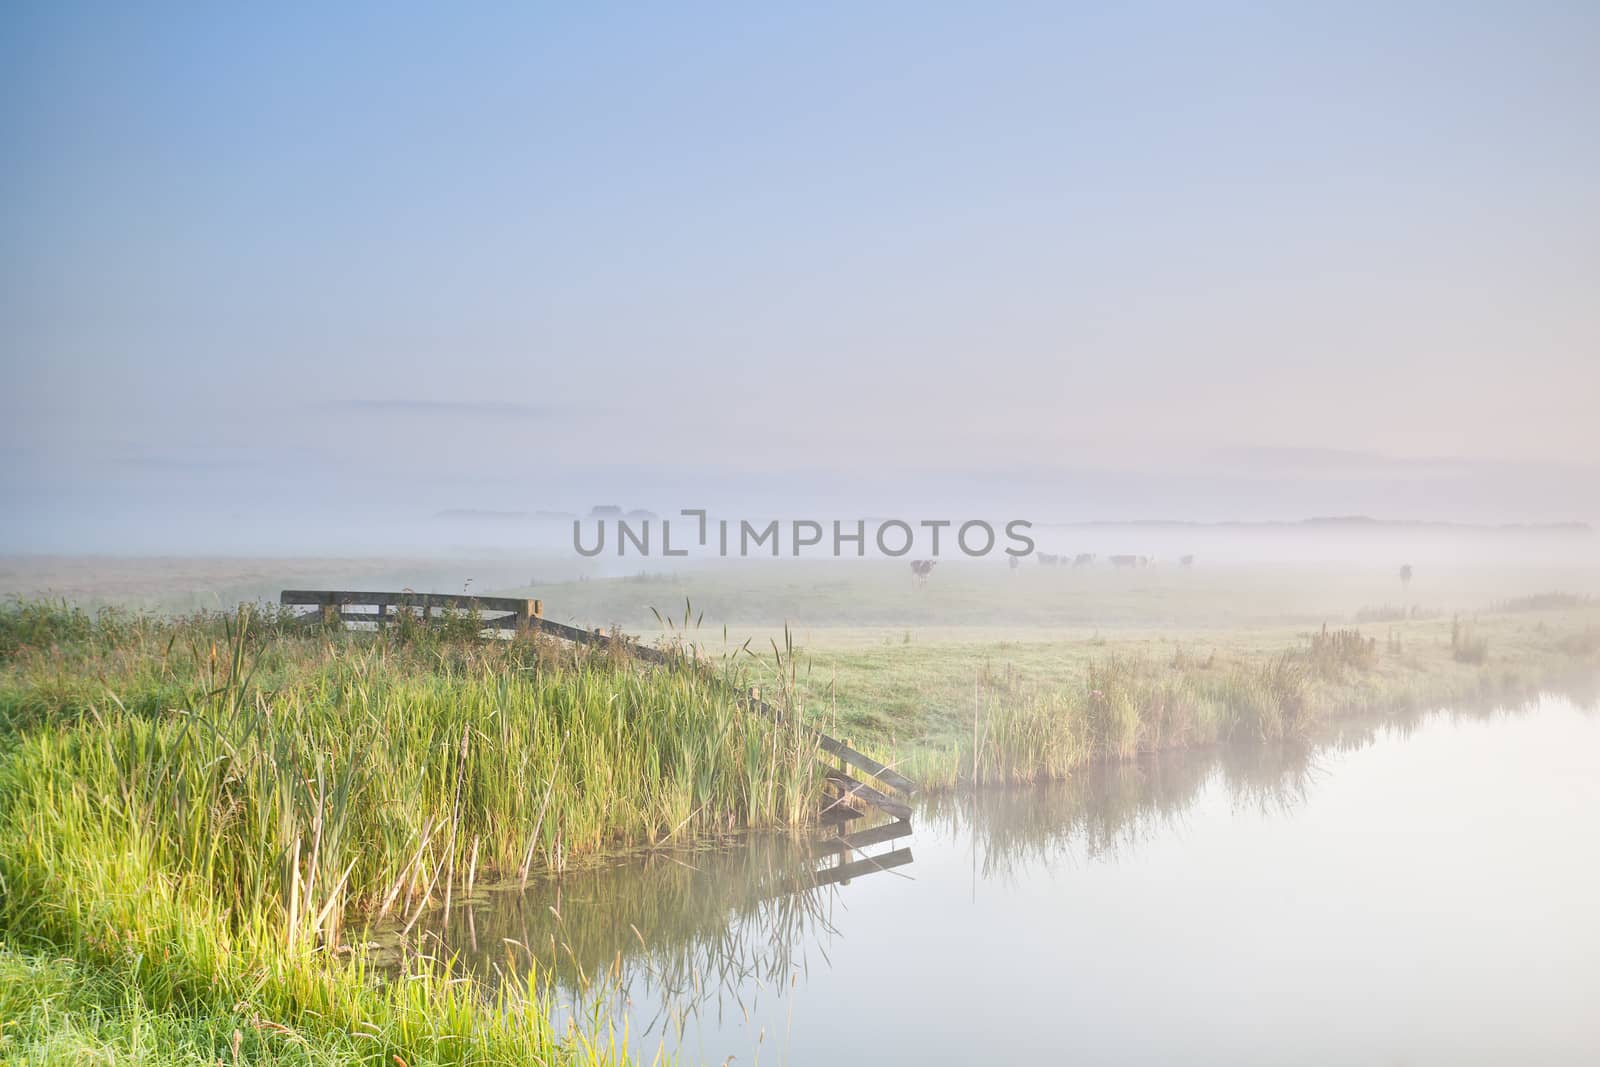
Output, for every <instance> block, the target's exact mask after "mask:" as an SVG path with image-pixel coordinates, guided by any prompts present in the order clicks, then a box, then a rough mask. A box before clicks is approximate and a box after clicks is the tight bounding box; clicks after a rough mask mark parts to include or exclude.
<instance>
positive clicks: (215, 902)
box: [0, 609, 820, 1064]
mask: <svg viewBox="0 0 1600 1067" xmlns="http://www.w3.org/2000/svg"><path fill="white" fill-rule="evenodd" d="M19 614H20V612H19ZM28 614H29V617H28V618H27V619H25V620H20V621H19V622H18V624H17V628H22V629H25V632H26V633H27V634H29V635H32V637H33V638H34V639H38V640H41V641H42V642H43V643H42V644H41V645H39V646H29V645H27V644H25V643H24V644H19V645H16V646H14V647H12V648H11V649H10V650H9V651H8V653H7V656H6V659H5V663H4V672H3V675H0V716H3V723H4V730H3V731H0V887H3V890H4V892H3V894H0V941H3V943H4V946H5V948H4V956H5V967H6V968H8V969H9V970H10V971H11V972H12V973H14V974H16V975H20V976H21V978H20V979H19V981H20V982H21V986H22V988H21V989H19V990H11V991H10V992H8V994H7V995H8V997H14V998H16V1002H15V1003H13V1004H10V1005H8V1012H7V1017H8V1018H14V1019H18V1020H23V1021H24V1022H23V1023H22V1024H21V1025H19V1026H18V1027H9V1026H8V1028H7V1029H6V1031H4V1033H3V1036H0V1042H3V1043H0V1054H3V1055H4V1056H6V1057H11V1056H12V1055H13V1054H15V1055H16V1056H18V1057H23V1058H35V1059H39V1060H41V1061H44V1060H53V1059H55V1058H58V1055H57V1053H58V1052H59V1051H60V1050H59V1049H58V1048H57V1047H56V1044H55V1043H56V1042H58V1041H60V1040H67V1039H66V1038H62V1037H61V1035H62V1034H68V1035H70V1034H73V1033H76V1034H77V1035H78V1039H81V1043H82V1044H83V1045H84V1047H85V1048H88V1047H93V1046H97V1045H99V1044H108V1047H110V1048H112V1049H118V1048H120V1049H122V1050H123V1051H125V1052H128V1054H129V1055H130V1057H131V1056H132V1054H133V1049H132V1046H135V1045H140V1044H141V1043H142V1042H144V1041H146V1040H154V1041H157V1042H158V1043H159V1044H166V1043H168V1041H169V1039H170V1042H171V1043H172V1045H173V1047H175V1048H182V1047H186V1046H188V1047H193V1048H195V1049H196V1050H197V1055H198V1058H199V1059H200V1060H202V1061H204V1062H216V1061H217V1060H219V1059H220V1060H222V1061H223V1062H228V1060H229V1058H230V1057H231V1056H233V1054H234V1053H233V1046H232V1042H233V1041H234V1038H233V1036H232V1034H233V1030H234V1029H238V1030H239V1032H240V1034H241V1035H242V1036H241V1038H240V1040H241V1041H247V1045H248V1047H247V1048H246V1053H248V1056H247V1058H248V1060H249V1061H251V1062H255V1061H257V1060H258V1059H261V1058H266V1059H269V1060H270V1059H272V1058H274V1057H277V1056H278V1055H279V1053H282V1055H283V1056H284V1057H287V1058H289V1059H292V1060H294V1061H295V1062H318V1061H320V1060H323V1059H326V1060H327V1061H329V1062H344V1061H359V1062H385V1063H389V1062H395V1061H394V1060H393V1057H395V1056H398V1057H400V1060H399V1062H404V1063H408V1064H414V1063H419V1062H452V1063H456V1062H459V1063H476V1062H498V1063H509V1062H517V1063H522V1062H553V1061H561V1062H566V1061H573V1062H590V1061H595V1062H600V1061H606V1060H610V1059H612V1058H615V1055H614V1053H615V1050H614V1049H613V1048H612V1046H611V1045H610V1044H609V1043H606V1042H604V1041H602V1042H601V1044H600V1045H595V1044H593V1041H594V1040H596V1039H595V1038H594V1037H593V1035H585V1034H581V1033H574V1034H570V1035H568V1034H557V1033H556V1032H555V1031H554V1030H553V1029H552V1028H551V1025H550V1023H549V1021H548V1018H547V1014H546V1013H545V1011H543V1010H542V1009H541V1008H540V1007H539V1005H538V1004H537V1002H536V998H535V994H534V993H533V992H532V990H531V987H529V988H522V989H517V988H502V989H501V991H500V994H499V995H500V996H502V997H503V998H509V1000H508V1002H507V1004H505V1005H502V1006H501V1007H499V1008H497V1007H496V1005H495V1004H493V1003H487V1004H486V1003H484V1002H483V1001H482V1000H481V999H479V998H478V997H476V996H475V995H474V994H473V993H472V992H471V990H470V989H468V988H467V987H465V986H463V985H461V984H460V983H458V982H456V981H454V980H453V979H452V977H451V976H450V975H449V974H448V972H446V971H444V970H442V969H439V968H433V969H424V970H421V971H419V972H417V973H414V974H412V975H410V976H408V977H407V978H406V979H405V980H404V981H399V982H393V983H386V982H384V981H381V980H377V979H375V978H373V977H372V976H371V975H370V974H369V973H368V972H367V971H366V969H365V965H364V963H363V962H362V954H361V952H360V951H353V950H352V949H351V947H350V946H349V945H348V943H347V938H346V937H345V927H344V923H345V922H346V921H347V920H348V919H350V918H352V917H357V916H368V917H378V916H385V915H389V916H394V917H396V918H397V919H398V920H400V921H408V919H414V917H415V915H416V913H417V912H418V911H419V910H420V909H422V908H423V907H425V906H426V905H428V904H430V903H438V902H441V901H442V902H445V903H446V905H448V902H449V900H450V899H451V897H452V895H455V894H461V893H464V892H468V891H470V889H471V887H472V884H473V882H474V880H475V879H477V878H479V877H485V876H486V875H487V873H488V872H496V873H498V874H499V875H500V876H502V877H504V876H513V877H515V876H518V875H521V874H525V873H527V872H528V871H529V870H530V869H533V868H537V869H541V870H559V869H562V868H565V867H568V866H572V865H575V864H581V863H583V862H585V861H587V860H588V859H591V858H593V857H595V856H598V855H600V854H602V853H604V852H605V851H607V850H608V849H614V848H616V847H617V846H619V845H621V844H626V843H634V842H639V841H661V840H672V839H678V838H686V837H689V836H692V835H694V834H697V833H702V832H704V831H706V830H710V829H726V828H730V827H734V826H745V825H760V826H783V825H791V824H795V823H799V822H804V821H808V820H809V819H810V818H811V817H812V815H813V814H814V812H815V810H816V808H817V806H818V801H819V796H820V781H819V772H818V768H817V764H816V761H815V759H814V751H813V749H812V747H811V744H812V743H811V741H810V739H809V738H807V737H805V736H803V735H802V734H800V733H798V732H795V731H791V730H786V729H782V728H777V727H773V726H771V725H770V724H767V723H766V722H764V721H763V720H760V719H758V718H756V717H753V716H750V715H748V714H745V713H744V712H743V711H742V710H741V709H740V708H739V707H738V706H737V705H736V703H735V702H734V701H733V699H732V698H731V697H730V696H729V691H730V690H729V687H728V686H726V685H724V684H721V680H719V679H717V678H714V677H708V676H707V672H705V671H696V670H680V669H674V668H655V669H651V670H648V671H646V670H642V669H640V668H639V666H638V665H637V664H635V663H633V662H631V661H629V660H627V659H626V658H625V657H624V656H622V655H620V654H618V653H616V652H615V651H614V650H602V651H600V652H598V653H596V654H592V655H579V654H575V653H573V652H571V651H570V650H563V649H558V648H555V647H554V646H552V645H549V644H544V643H540V642H535V641H524V642H501V643H482V642H477V641H470V642H450V641H443V640H441V641H432V640H425V641H411V640H408V639H407V635H406V634H405V631H404V629H403V628H399V627H397V628H395V629H396V633H395V634H393V635H391V636H389V637H386V638H384V639H381V640H375V639H373V638H372V637H371V636H363V635H354V634H337V635H322V636H289V635H288V634H287V633H286V632H285V628H286V627H287V626H288V625H289V624H287V623H285V622H284V621H283V620H281V619H276V618H272V617H268V618H266V619H264V620H261V626H260V627H259V628H257V627H255V626H253V625H252V622H253V620H252V619H251V617H250V615H249V613H241V614H240V615H239V616H237V617H235V618H233V619H229V620H223V619H217V618H214V617H207V618H196V619H188V620H183V621H179V622H176V623H171V622H161V621H157V620H150V619H129V618H122V617H119V618H116V619H113V620H108V621H107V624H106V625H105V626H104V627H102V626H100V625H99V624H97V623H96V624H92V625H90V626H89V627H88V628H87V629H85V628H84V627H82V626H80V625H79V622H80V620H78V619H77V618H76V617H75V616H73V615H72V614H71V613H70V611H68V612H66V614H65V615H64V616H63V615H60V614H58V615H57V616H56V617H55V618H54V620H53V621H52V620H51V618H50V612H49V611H48V610H44V609H40V610H39V611H34V610H32V609H29V612H28ZM62 983H65V985H66V987H67V994H60V993H59V989H58V987H59V986H60V985H61V984H62ZM52 990H55V992H53V991H52ZM530 1001H533V1004H532V1006H531V1007H529V1006H528V1002H530ZM108 1004H109V1005H110V1007H107V1005H108ZM513 1004H515V1005H518V1006H519V1008H518V1010H510V1009H511V1007H512V1005H513ZM96 1005H98V1006H96ZM113 1008H114V1010H112V1009H113ZM502 1009H504V1010H502ZM45 1017H50V1018H53V1019H54V1020H55V1021H54V1022H53V1023H51V1024H50V1025H48V1026H45V1025H42V1024H40V1025H35V1023H36V1022H37V1020H39V1019H41V1018H45ZM241 1018H248V1019H251V1020H254V1022H252V1023H251V1025H249V1026H239V1025H237V1023H238V1021H239V1020H240V1019H241ZM27 1020H34V1021H35V1022H27ZM602 1036H603V1035H602ZM311 1049H314V1050H317V1051H316V1054H315V1055H312V1054H311V1053H310V1052H309V1051H307V1050H311ZM302 1052H304V1053H305V1054H304V1055H302V1054H301V1053H302ZM241 1055H243V1053H241ZM162 1062H166V1061H165V1060H163V1061H162Z"/></svg>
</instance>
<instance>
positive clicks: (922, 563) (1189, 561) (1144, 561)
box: [911, 552, 1194, 581]
mask: <svg viewBox="0 0 1600 1067" xmlns="http://www.w3.org/2000/svg"><path fill="white" fill-rule="evenodd" d="M1099 558H1100V557H1099V556H1097V555H1095V554H1094V553H1093V552H1079V553H1078V554H1077V555H1076V556H1068V555H1066V554H1065V553H1054V552H1035V553H1034V559H1036V560H1038V561H1039V564H1040V566H1044V567H1092V566H1094V564H1095V561H1096V560H1098V559H1099ZM1106 561H1107V562H1108V563H1110V564H1111V565H1112V566H1113V567H1116V568H1119V569H1120V568H1123V567H1149V566H1152V565H1153V564H1155V563H1156V562H1157V560H1156V558H1155V557H1154V556H1129V555H1116V556H1107V557H1106ZM938 563H939V561H938V560H936V559H914V560H912V561H911V573H912V574H914V575H916V576H917V579H918V580H919V581H927V578H928V575H930V574H932V573H933V568H934V567H935V566H937V565H938ZM1020 566H1022V557H1018V556H1012V557H1011V569H1012V570H1016V569H1017V568H1018V567H1020ZM1178 566H1180V567H1186V568H1187V567H1193V566H1194V556H1192V555H1189V556H1179V557H1178Z"/></svg>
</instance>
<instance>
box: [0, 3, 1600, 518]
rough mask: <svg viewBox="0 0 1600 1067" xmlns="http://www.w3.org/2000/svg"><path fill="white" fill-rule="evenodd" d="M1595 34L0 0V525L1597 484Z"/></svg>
mask: <svg viewBox="0 0 1600 1067" xmlns="http://www.w3.org/2000/svg"><path fill="white" fill-rule="evenodd" d="M1597 71H1600V7H1596V6H1595V5H1591V4H1520V5H1509V4H1495V5H1473V4H1383V5H1360V4H1351V5H1316V6H1312V5H1287V4H1285V5H1260V4H1251V5H1238V6H1233V5H1186V4H1153V5H970V6H965V7H957V6H942V5H926V4H918V5H898V6H897V5H871V6H870V9H868V7H867V6H866V5H842V6H826V5H807V6H805V7H804V8H799V7H796V8H794V9H791V10H788V11H778V10H771V9H760V8H756V7H753V6H749V5H745V6H732V5H728V6H711V5H695V6H679V7H666V6H661V7H659V8H656V9H652V10H637V9H633V10H630V9H625V8H620V7H617V8H602V7H582V8H580V7H578V6H577V5H572V6H566V7H560V8H557V7H538V6H534V5H507V6H506V7H504V8H498V9H496V8H493V7H489V6H481V7H474V8H473V9H472V10H471V11H463V10H460V9H453V8H449V7H446V6H444V5H438V6H411V5H373V6H370V7H364V6H362V5H348V6H341V9H340V10H339V11H337V12H331V11H325V10H320V9H319V8H318V7H316V6H309V5H308V6H304V7H293V6H288V5H285V6H274V7H270V8H260V9H256V10H245V9H239V8H233V9H229V10H223V9H222V8H221V7H219V6H216V5H190V6H182V5H171V6H168V5H159V4H157V5H139V6H138V7H137V8H135V7H133V6H131V5H110V4H107V5H78V4H42V5H26V4H20V5H8V6H7V8H6V10H5V12H4V13H3V14H0V137H3V143H4V145H5V151H4V152H3V153H0V203H3V204H4V205H5V206H4V208H3V209H0V211H3V215H0V358H3V360H4V363H3V370H4V376H5V380H6V388H5V389H4V390H3V393H4V396H3V398H0V419H3V424H4V429H3V430H0V448H3V449H4V452H5V455H6V456H7V460H6V463H5V468H6V470H5V471H4V473H0V491H3V492H4V493H5V494H6V496H7V497H9V498H11V500H12V501H13V502H14V503H15V504H16V505H17V514H20V515H24V516H25V517H22V518H18V517H16V516H15V515H14V517H13V519H12V520H10V521H8V522H6V523H3V524H0V549H4V548H8V547H9V548H29V547H37V546H38V545H40V544H54V543H61V542H62V540H63V539H65V543H71V538H72V537H74V536H80V535H81V533H82V531H83V530H84V529H85V527H86V526H88V525H91V524H93V525H95V526H96V527H97V528H98V529H100V530H101V531H102V533H101V534H100V535H97V536H102V537H104V536H106V534H105V531H108V530H109V531H110V535H111V536H113V537H114V536H115V535H116V533H117V531H119V530H121V529H127V530H128V531H129V532H130V534H131V532H132V531H133V529H134V528H135V527H137V529H138V530H139V531H140V535H139V538H138V539H137V540H138V542H139V543H140V544H146V543H148V544H150V545H156V546H159V545H160V544H162V537H163V531H164V530H166V529H167V526H166V525H165V524H168V523H172V524H174V526H176V524H178V523H179V522H187V523H188V526H187V528H188V529H189V530H191V531H193V530H202V531H204V530H212V529H221V528H222V527H225V526H227V525H229V524H237V523H239V522H249V521H254V520H255V519H256V518H259V517H260V516H261V515H265V514H281V512H282V510H283V508H284V507H285V505H286V503H287V502H289V501H291V500H301V501H310V502H311V503H310V504H308V505H307V506H308V507H310V508H311V512H312V515H313V518H312V519H311V521H310V525H311V526H312V528H314V527H315V524H316V522H317V521H320V518H319V517H327V516H331V515H333V514H334V513H336V512H337V511H338V510H339V509H340V508H342V507H344V506H345V505H344V503H343V502H346V501H349V500H351V499H353V498H355V497H356V496H357V495H361V494H365V495H366V496H367V497H369V498H370V497H371V496H372V495H374V494H376V495H380V496H382V497H383V498H384V499H385V500H386V501H395V503H394V505H393V506H394V508H395V509H396V513H397V514H404V513H405V511H406V509H407V508H417V509H421V510H423V511H431V509H434V508H442V507H468V508H473V507H482V508H496V507H503V506H505V502H506V501H507V500H511V501H516V502H520V503H521V504H522V506H526V507H528V508H537V507H541V506H545V505H552V506H555V507H566V508H576V507H579V506H582V505H584V504H586V503H587V502H589V501H590V500H591V499H598V498H611V497H619V496H620V497H626V498H629V499H639V500H641V501H643V502H648V503H649V504H651V506H656V507H663V508H670V507H672V506H675V505H676V504H677V503H680V502H681V503H684V506H690V505H691V504H692V501H687V500H685V498H687V497H693V496H694V495H695V494H699V495H700V496H701V497H705V496H713V497H717V496H720V497H721V499H722V500H723V501H726V502H731V501H732V500H733V499H735V498H742V496H743V495H748V494H764V495H767V496H771V497H774V498H777V497H781V496H782V494H783V493H785V492H787V493H790V494H791V495H792V496H795V497H803V498H805V499H804V501H803V502H804V503H807V504H809V502H810V501H811V500H812V499H823V500H827V499H837V500H843V499H847V498H848V499H849V500H850V501H851V502H852V504H854V505H855V506H859V507H863V508H869V509H870V508H871V507H872V505H873V503H874V502H878V501H882V500H884V498H885V497H886V496H890V495H893V494H895V493H897V492H899V493H902V494H905V495H911V490H910V489H909V488H908V487H914V489H915V493H917V494H922V495H924V496H929V497H932V498H934V499H943V498H947V497H949V496H951V495H953V494H958V493H971V494H974V495H976V496H978V497H985V498H992V499H993V501H994V503H995V504H996V506H1000V505H1002V504H1004V505H1006V506H1011V507H1024V508H1025V507H1028V506H1029V502H1030V501H1036V502H1039V506H1038V507H1037V508H1036V509H1035V510H1037V511H1040V512H1043V511H1044V510H1045V504H1046V503H1047V504H1048V510H1049V511H1050V512H1051V515H1050V517H1058V518H1112V517H1135V516H1141V517H1142V516H1151V515H1170V516H1173V517H1195V518H1227V517H1233V516H1235V515H1237V516H1241V517H1296V516H1295V515H1292V514H1291V515H1283V514H1279V513H1280V512H1281V511H1283V510H1286V509H1293V510H1294V511H1295V512H1297V513H1318V512H1335V511H1352V510H1382V511H1384V512H1385V513H1388V514H1405V513H1407V512H1408V511H1409V512H1412V513H1416V514H1418V515H1419V516H1422V517H1430V518H1473V519H1476V518H1484V517H1504V518H1512V519H1517V518H1540V519H1543V518H1590V517H1597V516H1600V489H1597V488H1596V486H1597V485H1600V478H1596V476H1595V475H1596V468H1595V467H1594V466H1593V464H1594V462H1595V457H1596V456H1597V455H1600V431H1597V430H1596V429H1595V426H1596V422H1595V420H1594V418H1593V417H1592V407H1593V398H1594V397H1595V396H1596V395H1600V302H1597V301H1595V300H1594V294H1595V293H1596V292H1597V291H1600V192H1597V190H1600V74H1597ZM1328 455H1336V456H1345V457H1347V458H1348V457H1356V458H1355V459H1354V460H1349V461H1341V463H1340V464H1338V465H1336V466H1338V468H1339V470H1341V471H1343V472H1345V473H1343V474H1330V473H1329V471H1328V469H1327V464H1326V463H1325V462H1324V460H1325V458H1326V457H1327V456H1328ZM1352 467H1353V468H1359V469H1360V470H1363V471H1365V472H1366V473H1365V474H1362V475H1353V474H1350V473H1349V472H1350V470H1351V469H1352ZM1441 469H1448V470H1450V471H1455V472H1458V473H1457V475H1455V476H1453V480H1451V481H1450V482H1449V484H1448V485H1447V486H1446V487H1445V488H1444V489H1440V488H1438V487H1437V486H1436V485H1434V483H1433V482H1432V481H1430V478H1431V477H1432V476H1430V475H1428V474H1427V473H1426V472H1429V471H1433V472H1437V471H1439V470H1441ZM1460 472H1465V473H1460ZM779 482H781V483H782V484H783V485H784V487H785V488H783V489H781V490H778V489H774V488H773V486H774V485H775V484H777V483H779ZM1197 486H1205V487H1208V488H1206V490H1205V491H1200V492H1197V491H1196V487H1197ZM897 487H898V488H897ZM1097 487H1098V488H1097ZM1419 487H1420V488H1419ZM1535 488H1536V489H1537V491H1534V489H1535ZM1291 490H1292V491H1291ZM407 501H409V503H407ZM1319 505H1320V506H1319ZM300 528H302V529H304V528H305V524H301V526H300ZM219 536H220V535H219ZM202 540H204V538H203V537H202ZM174 543H176V540H175V541H174Z"/></svg>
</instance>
